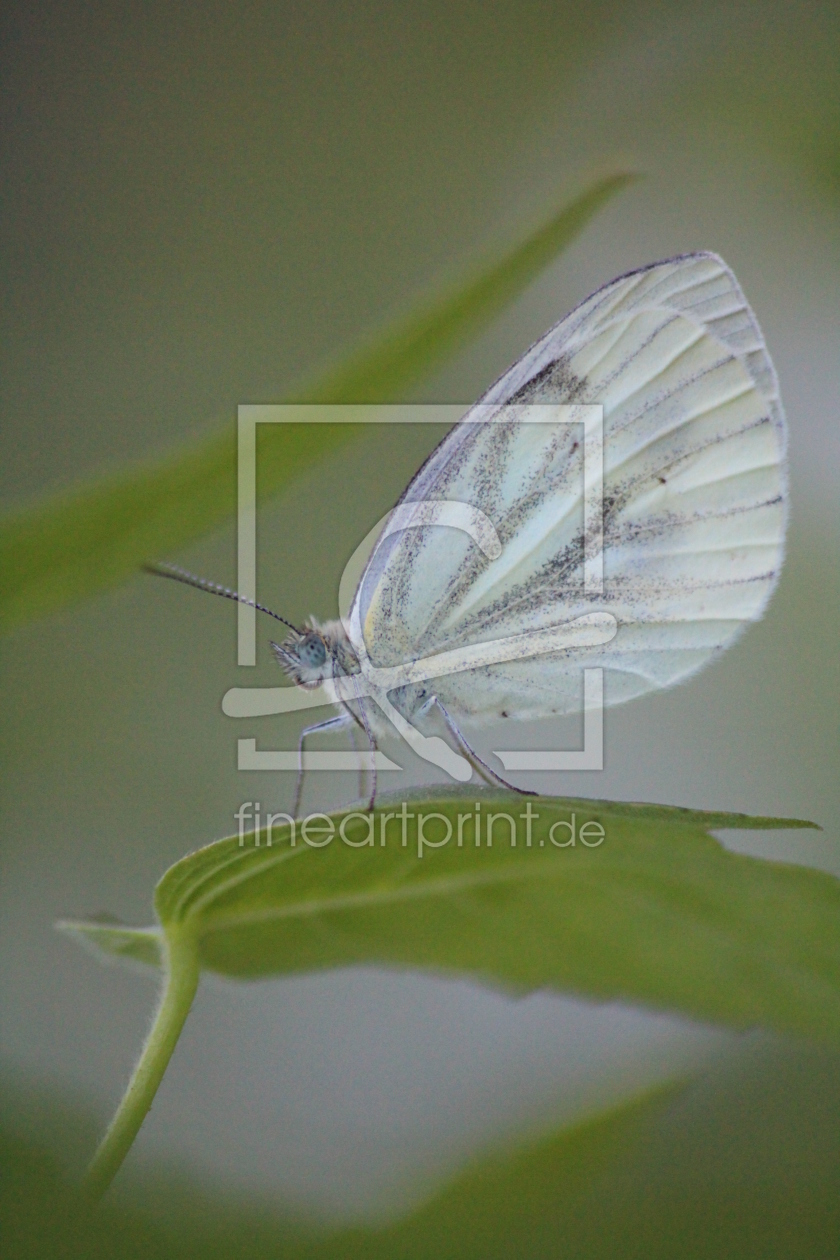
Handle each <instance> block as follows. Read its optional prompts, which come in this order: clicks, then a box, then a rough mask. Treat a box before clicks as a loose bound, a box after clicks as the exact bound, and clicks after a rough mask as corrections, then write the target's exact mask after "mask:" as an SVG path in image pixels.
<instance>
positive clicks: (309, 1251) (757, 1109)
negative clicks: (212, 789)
mask: <svg viewBox="0 0 840 1260" xmlns="http://www.w3.org/2000/svg"><path fill="white" fill-rule="evenodd" d="M838 1067H840V1061H839V1060H838V1057H837V1055H836V1054H834V1053H826V1052H825V1051H824V1050H821V1049H817V1048H815V1047H813V1046H808V1045H805V1044H804V1043H801V1042H800V1043H787V1044H784V1043H778V1042H776V1043H772V1042H770V1039H765V1038H761V1039H750V1041H749V1043H747V1044H742V1045H741V1046H739V1047H738V1048H736V1050H735V1052H734V1054H730V1055H728V1056H721V1057H720V1058H718V1059H717V1060H716V1061H715V1062H713V1063H712V1064H710V1065H709V1066H708V1068H707V1069H706V1070H705V1071H704V1072H703V1074H702V1075H701V1076H700V1077H699V1078H698V1079H697V1080H695V1081H693V1082H690V1083H688V1084H686V1085H682V1086H680V1085H679V1084H678V1085H677V1086H676V1087H674V1088H670V1089H669V1088H665V1089H663V1090H659V1091H656V1092H655V1093H649V1094H646V1095H643V1096H641V1097H636V1098H634V1099H631V1100H629V1101H627V1102H623V1103H622V1104H620V1105H618V1106H613V1107H610V1108H607V1109H604V1110H603V1111H601V1112H599V1113H596V1114H595V1115H589V1116H586V1117H584V1118H582V1119H581V1120H579V1121H578V1122H577V1123H575V1124H573V1125H568V1126H565V1127H564V1128H562V1129H559V1130H557V1131H555V1132H553V1133H546V1134H544V1135H534V1136H531V1137H528V1136H525V1137H524V1138H520V1139H519V1140H518V1141H516V1142H515V1145H514V1146H513V1147H512V1146H511V1144H510V1143H508V1144H506V1146H505V1147H504V1148H502V1149H498V1150H494V1151H491V1152H486V1151H485V1152H482V1153H481V1154H480V1155H479V1156H478V1157H477V1158H475V1159H474V1160H472V1161H470V1164H469V1166H468V1167H466V1168H464V1169H461V1170H460V1171H458V1172H457V1173H456V1175H455V1176H454V1177H453V1178H452V1179H451V1180H450V1181H449V1184H447V1185H444V1186H442V1187H437V1186H432V1185H429V1184H428V1183H427V1184H426V1185H425V1186H424V1187H416V1189H419V1190H421V1193H422V1190H423V1189H425V1191H426V1194H427V1197H426V1198H425V1201H424V1202H422V1203H421V1205H420V1206H418V1207H415V1208H413V1209H412V1210H411V1211H410V1212H409V1213H408V1214H407V1215H405V1216H403V1217H402V1218H401V1219H399V1220H394V1221H390V1222H388V1223H387V1224H382V1223H380V1222H373V1223H369V1224H355V1225H352V1226H347V1225H344V1226H341V1225H340V1224H338V1223H336V1222H335V1221H330V1222H323V1223H321V1222H317V1221H314V1220H304V1219H302V1218H301V1215H300V1206H299V1204H294V1205H289V1206H288V1207H287V1208H286V1210H285V1211H284V1210H283V1205H282V1202H278V1191H279V1193H280V1194H281V1195H282V1189H281V1187H278V1188H277V1190H275V1193H274V1195H273V1202H272V1204H271V1206H270V1207H269V1206H268V1205H267V1204H265V1203H261V1202H259V1201H253V1200H251V1201H249V1199H248V1197H247V1195H243V1194H242V1193H241V1192H240V1193H239V1194H238V1195H236V1196H234V1195H233V1194H232V1193H228V1194H224V1193H223V1194H219V1193H218V1189H217V1188H211V1187H208V1186H206V1185H201V1184H200V1183H196V1182H195V1181H194V1180H192V1179H191V1177H190V1171H189V1170H188V1169H186V1168H185V1169H183V1171H181V1170H173V1169H172V1168H171V1167H167V1166H165V1165H164V1166H160V1165H159V1166H157V1167H155V1166H154V1165H152V1164H150V1163H149V1160H148V1157H147V1159H146V1161H145V1166H144V1168H143V1169H142V1171H141V1170H139V1169H138V1168H137V1167H135V1169H134V1173H133V1176H132V1179H131V1181H129V1182H127V1183H126V1184H125V1185H124V1186H123V1187H122V1193H121V1194H120V1196H119V1198H115V1199H112V1200H111V1201H110V1202H106V1203H104V1204H103V1205H102V1207H101V1208H100V1209H99V1211H98V1212H96V1213H95V1214H93V1215H92V1214H90V1213H87V1212H84V1213H81V1212H80V1211H79V1202H78V1196H77V1194H76V1192H75V1187H74V1186H73V1185H72V1184H70V1183H69V1182H68V1181H67V1180H66V1179H65V1178H64V1177H63V1176H62V1175H61V1172H60V1169H61V1166H62V1164H64V1165H65V1166H66V1162H67V1148H68V1147H70V1148H74V1147H80V1146H81V1145H82V1144H83V1143H86V1142H88V1141H89V1135H90V1131H91V1128H92V1125H93V1118H92V1117H90V1116H88V1115H87V1114H86V1113H80V1112H78V1111H77V1110H76V1109H75V1108H72V1109H71V1108H70V1107H69V1106H68V1104H67V1102H64V1101H63V1100H59V1099H54V1098H49V1097H39V1098H38V1099H37V1106H35V1107H33V1106H32V1103H30V1110H29V1114H28V1115H27V1114H24V1117H20V1118H19V1119H17V1123H16V1124H15V1125H14V1127H12V1126H11V1125H10V1126H4V1128H7V1127H8V1132H2V1131H0V1155H2V1162H3V1168H2V1176H1V1177H0V1193H2V1196H3V1202H2V1219H3V1222H4V1238H5V1239H6V1240H7V1241H6V1250H7V1251H8V1252H9V1253H10V1254H14V1255H21V1256H24V1255H25V1256H27V1257H32V1260H35V1258H36V1257H41V1256H43V1257H45V1260H46V1258H48V1260H53V1258H54V1257H56V1256H59V1255H60V1256H62V1257H67V1258H68V1260H69V1258H70V1257H78V1260H82V1257H84V1258H87V1257H90V1256H94V1255H95V1256H102V1257H105V1256H115V1257H116V1256H119V1257H120V1260H123V1258H124V1257H128V1256H131V1257H134V1256H136V1257H138V1258H139V1257H141V1256H143V1257H151V1256H154V1257H155V1258H156V1260H168V1258H169V1257H172V1260H176V1258H177V1260H192V1258H193V1257H195V1260H213V1258H215V1257H223V1258H224V1260H269V1258H273V1257H277V1258H278V1260H279V1258H280V1257H283V1260H293V1258H294V1260H304V1258H305V1260H339V1257H340V1258H341V1260H347V1258H348V1257H353V1258H354V1260H384V1258H385V1257H387V1258H388V1260H426V1258H427V1257H435V1260H450V1258H451V1260H510V1257H525V1258H527V1260H537V1257H546V1260H548V1258H549V1257H551V1258H552V1260H555V1258H556V1257H558V1256H574V1257H576V1260H600V1258H602V1257H603V1258H605V1260H607V1258H608V1260H615V1258H616V1257H617V1256H621V1257H622V1260H623V1258H624V1257H627V1260H674V1257H691V1258H692V1260H720V1258H721V1257H727V1258H733V1260H734V1258H735V1257H738V1258H739V1260H791V1258H792V1257H806V1256H813V1257H816V1256H826V1257H827V1256H832V1255H835V1254H836V1251H837V1245H836V1244H837V1238H838V1237H840V1195H838V1193H837V1189H838V1184H840V1182H839V1181H838V1179H840V1144H838V1142H837V1133H838V1125H840V1084H838V1083H839V1082H840V1072H838ZM33 1101H34V1100H33ZM9 1110H12V1109H11V1108H9ZM20 1111H21V1107H20V1103H18V1104H17V1106H16V1107H15V1108H14V1113H15V1114H16V1117H17V1116H19V1115H20ZM45 1148H46V1149H45ZM50 1149H51V1150H59V1151H60V1152H61V1156H62V1158H61V1159H60V1160H56V1161H55V1162H52V1161H50V1159H49V1156H48V1154H47V1151H48V1150H50ZM193 1176H194V1174H193ZM151 1205H154V1206H153V1210H152V1211H150V1206H151Z"/></svg>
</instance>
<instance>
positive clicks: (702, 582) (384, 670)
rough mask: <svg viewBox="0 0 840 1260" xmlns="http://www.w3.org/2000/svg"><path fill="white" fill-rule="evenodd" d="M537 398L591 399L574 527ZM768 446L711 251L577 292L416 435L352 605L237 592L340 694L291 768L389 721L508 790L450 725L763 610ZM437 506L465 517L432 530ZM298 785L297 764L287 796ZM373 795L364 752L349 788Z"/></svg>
mask: <svg viewBox="0 0 840 1260" xmlns="http://www.w3.org/2000/svg"><path fill="white" fill-rule="evenodd" d="M558 404H562V405H564V406H566V407H568V406H569V405H571V406H572V407H573V408H574V407H577V408H579V409H583V408H585V407H587V406H588V407H589V408H590V409H591V407H592V406H593V405H595V406H600V407H601V408H602V427H601V429H600V438H599V442H600V444H601V449H600V450H599V452H598V454H599V468H601V467H602V474H599V484H598V496H597V503H596V504H595V508H596V511H595V516H594V519H595V521H596V532H595V534H594V535H593V534H592V529H593V527H592V523H591V522H592V519H593V517H592V510H591V509H592V505H591V503H588V502H587V483H586V463H585V458H584V456H585V451H584V443H582V441H581V439H580V433H579V426H575V425H571V424H566V425H555V424H540V423H527V422H524V420H523V417H524V418H525V419H527V415H528V410H529V408H530V409H534V408H537V409H539V410H541V411H544V410H545V409H546V408H549V409H550V408H551V407H552V406H554V407H556V406H557V405H558ZM581 414H583V412H582V411H581ZM785 456H786V428H785V420H784V413H783V409H782V404H781V400H780V396H779V388H778V382H777V378H776V373H775V370H774V368H773V364H772V362H771V359H770V356H769V354H768V352H767V348H766V346H765V343H764V338H763V336H762V334H761V331H760V329H759V326H758V323H757V321H756V319H755V316H754V315H753V313H752V311H751V309H750V307H749V306H748V304H747V302H746V299H745V298H744V295H743V293H742V291H741V288H740V286H739V284H738V282H737V280H736V279H735V276H734V275H733V273H732V272H731V271H730V269H729V268H728V267H727V266H726V264H725V263H724V262H723V261H722V259H720V258H719V257H717V255H715V254H712V253H694V254H685V255H682V256H679V257H676V258H671V259H668V260H666V261H664V262H658V263H654V264H652V265H650V266H647V267H642V268H640V269H639V270H637V271H632V272H629V273H628V274H626V275H623V276H620V277H618V278H617V279H615V280H613V281H611V282H610V283H609V284H607V285H605V286H604V287H603V288H601V289H598V290H597V291H596V292H595V293H593V294H592V295H591V296H590V297H589V298H587V299H586V300H585V301H584V302H582V303H581V304H580V305H579V306H577V307H575V309H574V310H573V311H572V312H571V313H570V314H569V315H567V316H566V317H565V318H564V319H562V320H561V321H560V322H559V323H557V324H556V325H554V327H552V328H550V329H549V330H548V332H546V333H545V334H544V336H543V337H541V338H540V339H539V340H538V341H537V342H535V343H534V345H533V346H531V348H530V349H529V350H527V351H526V353H525V354H524V355H523V356H522V357H521V358H520V359H519V360H518V361H517V362H516V363H515V364H514V365H513V366H512V367H511V368H509V369H508V371H507V372H505V373H504V375H503V376H501V377H500V378H499V380H498V381H496V383H495V384H494V385H493V386H492V387H491V388H490V389H489V390H488V391H487V393H486V394H485V395H484V397H483V398H482V399H481V400H480V401H479V403H477V404H476V405H475V407H474V408H472V409H470V410H469V411H468V412H467V413H466V414H465V415H464V417H463V418H462V419H461V421H460V422H459V423H458V424H456V425H455V427H454V428H453V429H452V430H451V431H450V432H449V433H448V434H447V435H446V437H444V439H443V440H442V441H441V442H440V444H439V445H438V446H437V448H436V449H435V450H434V451H433V452H432V454H431V455H430V456H429V458H428V459H427V460H426V462H425V464H424V465H423V466H422V468H421V469H420V470H419V471H418V473H417V474H416V476H415V477H414V478H413V480H412V481H411V482H410V484H409V485H408V487H407V488H406V490H405V492H404V494H403V495H402V497H401V499H400V500H399V503H398V505H397V508H396V517H395V518H392V520H391V523H390V524H389V526H388V528H386V529H385V530H383V533H382V537H381V538H380V540H379V543H378V545H377V546H376V548H375V549H374V552H373V554H372V555H371V557H370V559H369V561H368V563H367V565H366V567H365V569H364V571H363V573H362V576H361V579H360V581H359V583H358V587H357V589H356V592H355V595H354V597H353V600H352V604H351V608H350V615H349V618H347V617H345V618H342V619H340V620H334V621H327V622H323V623H320V622H318V621H316V620H315V619H310V621H309V622H308V623H307V624H305V625H304V626H301V627H296V626H294V625H293V624H292V623H291V622H288V621H286V620H285V618H283V617H280V616H279V615H278V614H277V613H274V612H272V611H271V610H270V609H268V608H266V607H265V606H263V605H256V607H258V608H259V609H260V611H262V612H265V613H268V614H269V615H270V616H272V617H274V618H276V619H277V620H278V621H280V622H283V623H284V624H285V625H286V626H287V627H288V630H289V633H288V635H287V636H286V637H285V639H284V640H283V642H282V643H279V644H278V643H274V644H273V645H272V646H273V649H274V652H275V656H276V658H277V660H278V662H279V663H280V665H281V666H282V667H283V669H284V670H285V672H286V673H287V675H288V676H289V677H290V678H291V680H292V681H293V682H294V683H295V684H296V685H298V686H300V687H316V686H319V685H327V686H328V687H331V688H332V692H331V694H332V696H333V698H334V699H335V702H336V704H337V706H338V709H339V712H338V714H337V715H335V716H333V717H331V718H330V719H328V720H327V721H325V722H320V723H318V724H317V725H315V726H311V727H307V728H306V729H305V730H304V731H303V732H302V734H301V737H300V742H299V752H300V754H301V761H300V765H301V766H302V752H303V746H304V741H305V739H306V738H308V737H309V736H310V735H312V734H314V733H315V732H317V731H326V730H330V729H337V728H338V727H341V726H351V727H355V728H357V729H359V730H361V731H363V732H364V734H365V737H366V738H367V740H368V743H369V745H370V748H371V749H372V750H375V748H376V744H377V740H378V739H379V738H380V737H381V736H382V735H383V734H384V733H385V732H386V731H388V730H393V729H394V728H396V730H397V731H398V733H400V734H401V735H403V736H404V737H405V738H406V739H408V741H409V742H410V743H413V744H414V745H415V747H416V748H418V750H419V751H421V752H422V753H423V755H427V754H428V759H429V760H433V761H437V763H438V764H439V765H442V766H444V767H445V768H447V769H448V770H449V771H450V773H453V774H454V775H455V777H458V778H462V779H463V778H466V777H469V776H470V775H471V773H472V771H473V770H476V771H477V772H478V773H479V774H480V775H481V776H482V777H483V778H485V779H487V780H489V781H492V782H496V783H500V784H502V785H504V786H505V787H509V788H513V787H514V785H513V784H509V783H507V782H506V780H504V779H503V778H501V776H500V775H498V774H497V772H496V771H495V770H493V768H492V767H491V766H490V765H489V764H488V763H487V762H486V761H484V760H483V759H482V758H481V757H480V756H479V755H478V753H477V752H476V750H475V749H474V748H473V747H472V746H471V744H470V743H469V742H468V741H467V739H466V737H465V736H464V734H463V732H462V731H461V728H460V725H459V723H460V722H462V721H463V720H465V719H466V720H467V721H468V722H469V723H470V724H471V725H477V724H482V723H487V722H490V721H498V720H500V719H508V718H519V719H535V718H543V717H549V716H552V715H558V714H565V713H570V712H574V711H576V710H579V709H580V707H581V683H580V680H581V671H582V670H584V669H588V668H599V669H602V670H603V671H604V703H605V704H607V705H615V704H620V703H623V702H624V701H627V700H630V699H632V698H633V697H635V696H639V695H643V694H644V693H645V692H647V691H650V690H652V689H654V688H662V687H669V686H672V685H673V684H675V683H679V682H682V681H683V680H684V679H687V678H689V677H690V676H691V675H693V674H695V673H696V672H697V671H698V670H699V669H701V668H702V667H703V666H704V665H705V664H706V663H707V662H708V661H709V660H711V659H712V658H713V657H714V656H716V655H718V654H719V653H720V652H722V651H723V650H724V649H725V648H726V647H728V646H729V645H730V644H731V643H732V642H733V641H734V640H735V639H736V638H737V637H738V635H739V634H740V633H741V632H742V630H743V629H744V628H745V627H746V626H747V625H748V624H749V623H750V622H752V621H756V620H758V619H759V618H760V617H761V616H762V614H763V611H764V609H765V607H766V605H767V601H768V599H769V598H770V595H771V593H772V591H773V588H774V586H775V584H776V582H777V580H778V576H779V572H780V569H781V565H782V561H783V555H784V538H785V529H786V521H787V479H786V466H785ZM456 509H462V510H464V511H466V512H467V514H468V516H469V517H470V519H471V520H474V522H478V524H477V525H476V527H475V528H472V527H471V525H470V523H469V520H468V521H467V523H466V524H465V525H464V526H463V527H462V528H458V529H452V528H441V526H442V525H444V526H445V525H447V524H451V523H452V522H451V521H450V520H449V519H448V517H449V516H450V515H451V513H452V512H454V511H455V510H456ZM394 520H396V525H395V524H394ZM482 527H486V528H485V534H484V536H482ZM487 530H489V535H488V534H487ZM593 536H594V537H595V538H596V542H597V550H598V555H597V557H596V559H597V562H598V573H599V580H598V582H597V584H596V589H594V590H593V586H592V583H591V582H588V581H587V572H588V568H587V566H588V565H590V564H591V561H592V555H591V552H592V537H593ZM488 538H489V541H488ZM147 567H148V568H149V569H150V570H151V571H152V572H155V573H158V574H160V575H162V576H166V577H172V578H175V579H176V580H179V581H184V582H187V583H188V584H190V585H194V586H198V587H200V588H201V589H203V590H209V591H211V592H212V593H214V594H219V595H224V596H226V597H227V598H230V599H234V600H241V597H240V596H239V595H238V594H237V593H236V592H235V591H231V590H228V589H227V588H224V587H220V586H218V585H217V584H215V583H212V582H207V581H205V580H204V579H202V578H197V577H195V576H194V575H192V574H189V573H186V572H185V571H183V570H181V569H179V568H177V567H176V566H173V565H150V566H147ZM242 602H248V603H250V602H251V601H250V600H244V601H242ZM607 625H608V626H609V627H611V628H609V629H607V630H606V631H605V629H604V627H605V626H607ZM564 631H565V636H566V637H565V638H564V637H563V633H564ZM576 631H578V632H579V633H578V634H577V637H575V632H576ZM453 662H454V666H455V667H454V668H453V667H452V666H453ZM420 665H422V668H420V667H419V666H420ZM377 679H378V680H379V681H378V682H377ZM435 731H441V732H442V734H443V736H444V737H445V738H442V737H441V735H439V734H435V733H434V732H435ZM423 732H430V733H427V734H424V733H423ZM453 746H454V748H457V750H458V753H457V754H455V752H454V748H453ZM424 749H425V752H424V751H423V750H424ZM301 785H302V771H301V773H300V774H299V776H298V786H297V791H296V798H295V806H294V810H293V815H294V816H296V815H297V813H298V809H299V805H300V794H301ZM515 790H517V791H522V789H520V788H516V789H515ZM375 795H376V780H375V770H374V771H373V774H372V783H371V789H370V797H369V807H370V808H373V804H374V801H375Z"/></svg>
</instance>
